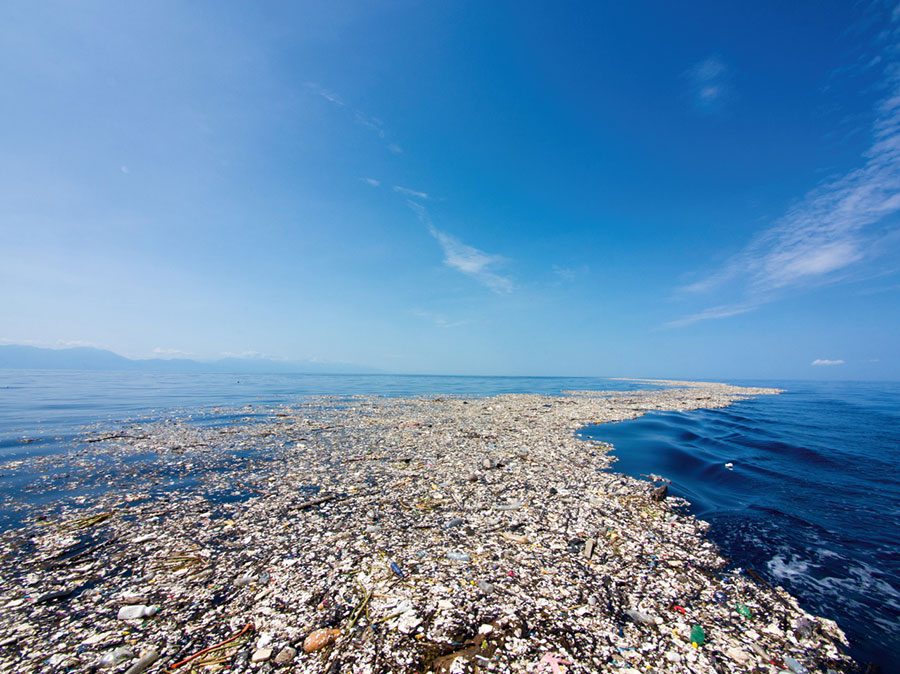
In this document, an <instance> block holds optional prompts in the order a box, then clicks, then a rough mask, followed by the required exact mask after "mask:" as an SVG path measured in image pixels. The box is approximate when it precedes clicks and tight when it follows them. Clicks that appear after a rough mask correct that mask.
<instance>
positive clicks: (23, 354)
mask: <svg viewBox="0 0 900 674" xmlns="http://www.w3.org/2000/svg"><path fill="white" fill-rule="evenodd" d="M0 369H5V370H9V369H16V370H109V371H134V372H177V373H184V374H191V373H202V374H209V373H221V374H225V373H228V374H381V370H378V369H376V368H372V367H366V366H363V365H355V364H352V363H327V362H314V361H278V360H270V359H267V358H222V359H219V360H214V361H208V362H202V361H197V360H190V359H188V358H172V359H164V358H146V359H132V358H126V357H125V356H120V355H119V354H117V353H113V352H112V351H107V350H105V349H97V348H94V347H88V346H79V347H71V348H65V349H47V348H41V347H37V346H26V345H21V344H4V345H0Z"/></svg>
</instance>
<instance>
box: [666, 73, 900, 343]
mask: <svg viewBox="0 0 900 674" xmlns="http://www.w3.org/2000/svg"><path fill="white" fill-rule="evenodd" d="M886 89H887V91H888V93H887V95H886V96H885V97H884V98H883V99H882V100H881V101H880V103H879V104H878V105H877V109H876V115H875V121H874V124H873V126H872V143H871V146H870V147H869V149H868V150H867V151H866V152H865V153H864V154H863V156H862V165H861V166H860V167H859V168H856V169H854V170H851V171H848V172H847V173H845V174H844V175H842V176H840V177H838V178H835V179H832V180H830V181H827V182H825V183H823V184H821V185H820V186H819V187H817V188H816V189H814V190H812V191H811V192H809V193H808V194H806V196H804V197H803V198H802V199H800V200H799V201H798V202H797V203H796V204H795V205H793V206H792V207H791V208H789V209H788V210H787V212H786V213H785V214H784V215H782V216H781V217H780V218H779V219H778V220H777V221H776V222H775V224H774V226H773V227H771V228H770V229H768V230H765V231H763V232H762V233H760V234H759V235H758V236H756V237H755V238H754V239H753V240H752V241H751V242H750V243H749V244H748V245H747V246H746V247H745V248H744V250H743V251H741V252H740V253H738V254H736V255H734V256H733V257H732V258H731V259H729V260H728V261H727V262H726V263H725V264H724V265H723V266H722V267H720V268H719V269H718V270H716V271H715V272H713V273H712V274H710V275H709V276H707V277H706V278H704V279H702V280H700V281H698V282H695V283H692V284H690V285H687V286H684V287H682V288H680V290H681V291H682V292H683V293H687V294H705V293H712V292H714V291H717V290H723V289H726V286H727V287H729V288H731V291H732V293H734V292H735V291H736V292H737V295H738V298H739V299H737V300H736V301H733V302H730V303H723V304H721V305H719V306H715V307H712V308H709V309H706V310H704V311H701V312H698V313H696V314H694V315H692V316H688V317H686V318H682V319H679V320H677V321H672V322H670V323H668V324H667V326H668V327H681V326H684V325H690V324H691V323H696V322H697V321H701V320H707V319H714V318H725V317H728V316H733V315H736V314H739V313H744V312H745V311H750V310H752V309H755V308H757V307H759V306H762V305H763V304H766V303H768V302H772V301H774V300H777V299H778V298H779V297H781V296H782V295H783V294H784V293H785V292H788V291H790V290H796V289H801V288H809V287H815V286H820V285H823V284H826V283H834V282H837V281H841V280H846V279H848V278H851V272H852V271H853V270H854V269H855V268H856V267H859V266H860V263H864V262H868V261H870V260H872V259H874V258H875V257H876V256H877V255H878V254H879V253H880V252H882V251H881V248H883V247H882V246H879V243H880V242H883V241H884V240H886V237H889V236H895V235H896V234H897V232H896V231H894V230H896V229H897V226H896V224H895V223H892V224H889V225H888V226H887V229H889V230H891V232H890V233H888V234H885V231H884V229H885V227H882V228H881V231H879V228H878V227H877V226H876V225H879V224H882V223H883V222H884V220H885V219H886V218H888V216H891V215H894V214H896V213H897V212H898V211H900V67H897V66H896V65H895V66H893V67H892V68H890V69H889V70H888V73H887V81H886Z"/></svg>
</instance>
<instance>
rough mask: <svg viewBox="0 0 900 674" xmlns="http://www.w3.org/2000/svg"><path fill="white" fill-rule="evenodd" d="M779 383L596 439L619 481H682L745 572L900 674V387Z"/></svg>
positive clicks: (591, 432)
mask: <svg viewBox="0 0 900 674" xmlns="http://www.w3.org/2000/svg"><path fill="white" fill-rule="evenodd" d="M738 383H740V382H738ZM770 385H771V383H770ZM775 385H776V386H779V387H781V388H785V389H787V392H786V393H784V394H782V395H779V396H763V397H760V398H757V399H755V400H751V401H746V402H742V403H740V404H737V405H734V406H732V407H729V408H725V409H721V410H699V411H695V412H690V413H675V412H671V413H657V414H650V415H647V416H644V417H641V418H639V419H635V420H633V421H626V422H622V423H618V424H609V425H603V426H593V427H590V428H587V429H585V430H584V432H583V434H584V435H585V436H586V437H591V438H594V439H597V440H603V441H606V442H611V443H613V444H614V445H615V448H616V449H615V452H614V455H615V456H617V457H618V458H619V461H618V462H617V463H615V464H614V469H615V470H616V471H619V472H624V473H627V474H629V475H633V476H640V475H642V474H648V473H655V474H657V475H660V476H662V477H665V478H668V479H670V480H672V485H671V487H670V489H671V491H672V492H674V493H675V494H676V495H678V496H682V497H684V498H686V499H688V500H689V501H690V502H691V504H692V506H691V511H692V512H693V513H695V514H696V515H697V516H699V517H701V518H702V519H705V520H706V521H708V522H709V523H710V524H711V525H712V529H711V532H710V535H711V537H712V538H713V540H715V541H716V542H717V543H718V544H719V546H720V547H721V548H722V551H723V554H724V555H725V556H727V557H730V558H731V559H732V560H733V563H734V564H735V565H737V566H740V567H744V568H747V567H749V568H753V569H755V570H756V571H758V572H760V573H761V574H762V575H763V576H764V577H766V578H767V579H768V580H769V581H770V582H772V583H775V584H778V585H781V586H783V587H784V588H785V589H787V590H788V591H789V592H791V593H792V594H794V595H795V596H797V597H799V598H800V599H801V603H802V604H803V605H804V607H805V608H807V609H808V610H811V611H812V612H813V613H816V614H819V615H823V616H826V617H830V618H832V619H834V620H836V621H837V622H838V624H839V625H840V626H841V627H842V628H843V629H844V630H845V631H846V632H847V634H848V636H849V638H850V640H851V642H852V645H853V648H852V650H851V652H852V653H853V655H854V656H855V657H856V658H857V659H858V660H861V661H863V662H866V661H871V662H876V663H879V664H880V665H881V667H882V668H883V670H884V671H900V664H898V662H900V384H896V383H818V382H817V383H811V382H780V383H776V384H775ZM726 463H732V464H733V467H732V468H731V469H729V468H728V467H726V465H725V464H726Z"/></svg>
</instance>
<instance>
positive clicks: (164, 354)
mask: <svg viewBox="0 0 900 674" xmlns="http://www.w3.org/2000/svg"><path fill="white" fill-rule="evenodd" d="M153 355H154V356H160V357H161V358H179V357H180V358H187V357H188V356H190V355H191V354H190V353H188V352H187V351H182V350H181V349H164V348H163V347H161V346H157V347H154V349H153Z"/></svg>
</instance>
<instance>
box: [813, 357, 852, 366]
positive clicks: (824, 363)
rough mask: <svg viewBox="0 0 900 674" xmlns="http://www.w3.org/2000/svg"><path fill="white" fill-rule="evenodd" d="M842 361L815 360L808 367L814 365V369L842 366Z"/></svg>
mask: <svg viewBox="0 0 900 674" xmlns="http://www.w3.org/2000/svg"><path fill="white" fill-rule="evenodd" d="M843 364H844V361H842V360H827V359H825V358H816V359H815V360H814V361H813V362H812V363H810V365H815V366H816V367H821V366H824V367H828V366H830V365H843Z"/></svg>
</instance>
